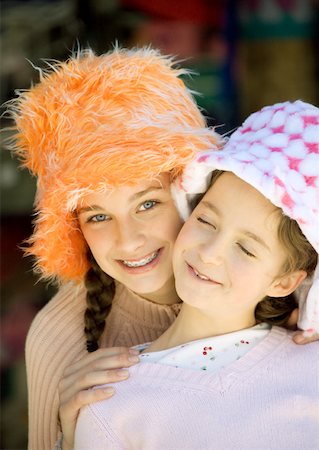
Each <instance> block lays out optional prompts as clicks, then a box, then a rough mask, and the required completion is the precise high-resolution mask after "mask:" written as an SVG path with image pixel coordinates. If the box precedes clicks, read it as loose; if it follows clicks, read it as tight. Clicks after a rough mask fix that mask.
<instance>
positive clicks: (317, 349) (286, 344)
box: [274, 327, 319, 377]
mask: <svg viewBox="0 0 319 450" xmlns="http://www.w3.org/2000/svg"><path fill="white" fill-rule="evenodd" d="M274 329H275V330H274V331H276V329H278V330H280V333H281V334H282V338H281V345H280V342H278V347H277V349H276V350H277V351H276V358H275V360H280V364H279V367H284V366H285V368H286V369H287V370H289V369H290V370H293V371H294V372H295V373H296V372H298V373H299V372H300V373H304V377H305V376H306V373H308V374H311V373H312V374H315V373H316V372H317V373H318V370H319V361H318V354H319V341H315V342H312V343H310V344H306V345H298V344H296V343H295V342H294V341H293V335H294V332H293V331H288V330H283V329H282V328H278V327H274ZM278 363H279V361H278Z"/></svg>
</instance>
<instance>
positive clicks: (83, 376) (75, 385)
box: [59, 354, 139, 396]
mask: <svg viewBox="0 0 319 450" xmlns="http://www.w3.org/2000/svg"><path fill="white" fill-rule="evenodd" d="M138 362H139V357H138V356H135V355H131V356H130V355H124V354H122V355H116V356H111V357H108V358H99V359H97V360H96V361H91V362H90V363H89V364H87V365H86V366H85V367H84V368H82V369H81V370H78V371H77V372H74V373H71V374H70V375H68V376H64V377H63V378H62V379H61V381H60V383H59V393H60V396H62V395H63V394H64V392H67V391H69V390H71V392H73V391H74V390H81V389H86V388H88V387H92V386H94V385H95V384H101V383H100V382H99V383H97V382H96V383H94V380H96V378H97V377H99V379H105V381H102V383H108V382H111V381H112V380H113V379H114V374H115V372H112V371H113V370H114V369H122V368H128V367H131V366H132V365H134V364H136V363H138ZM117 373H121V372H117ZM110 377H112V380H111V381H109V379H110ZM92 380H93V381H92ZM114 381H118V380H115V379H114Z"/></svg>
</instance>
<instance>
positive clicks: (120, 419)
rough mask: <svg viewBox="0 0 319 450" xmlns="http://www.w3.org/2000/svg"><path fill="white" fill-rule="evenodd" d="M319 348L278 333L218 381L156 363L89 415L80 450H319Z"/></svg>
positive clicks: (78, 438) (83, 419)
mask: <svg viewBox="0 0 319 450" xmlns="http://www.w3.org/2000/svg"><path fill="white" fill-rule="evenodd" d="M318 354H319V343H318V342H314V343H312V344H308V345H306V346H297V345H296V344H294V343H293V341H292V338H291V333H290V332H288V331H286V330H284V329H281V328H278V327H274V328H273V329H272V330H271V331H270V333H269V334H268V335H267V337H266V338H265V339H263V340H262V341H261V342H260V343H259V344H258V345H257V346H256V347H254V348H253V349H252V350H250V351H249V352H248V353H247V354H246V355H244V356H243V357H242V358H241V359H239V360H238V361H236V362H234V363H232V364H230V365H228V366H226V367H224V368H223V369H221V370H220V371H219V372H218V373H216V374H213V373H212V374H210V373H209V372H205V371H195V370H191V369H184V368H179V367H173V366H166V365H163V364H156V363H143V364H139V365H136V366H134V367H132V368H131V369H130V372H131V376H130V378H129V379H128V380H126V381H124V382H122V383H120V384H118V385H117V387H116V390H117V393H116V395H115V396H114V397H112V398H111V399H109V400H107V401H101V402H97V403H94V404H91V405H89V406H87V407H85V408H82V410H81V413H80V415H79V419H78V422H77V427H76V433H75V447H74V449H75V450H91V449H94V450H102V449H103V450H105V449H108V450H115V449H117V450H119V449H121V450H124V449H125V450H163V449H165V450H177V449H180V450H195V449H196V450H197V449H206V450H318V448H319V361H318Z"/></svg>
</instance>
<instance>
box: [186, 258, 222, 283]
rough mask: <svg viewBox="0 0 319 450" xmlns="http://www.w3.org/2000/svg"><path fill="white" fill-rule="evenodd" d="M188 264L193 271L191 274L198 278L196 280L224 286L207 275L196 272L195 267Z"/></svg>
mask: <svg viewBox="0 0 319 450" xmlns="http://www.w3.org/2000/svg"><path fill="white" fill-rule="evenodd" d="M186 264H187V266H188V268H189V269H190V270H191V272H192V273H193V274H194V275H195V276H196V278H199V279H200V280H203V281H209V282H210V283H213V284H220V285H221V284H222V283H219V282H218V281H216V280H213V279H212V278H209V277H207V276H206V275H204V274H202V273H200V272H198V270H196V269H195V267H193V266H191V265H190V264H188V263H186Z"/></svg>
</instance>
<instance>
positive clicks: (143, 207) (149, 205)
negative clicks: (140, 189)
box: [139, 200, 158, 211]
mask: <svg viewBox="0 0 319 450" xmlns="http://www.w3.org/2000/svg"><path fill="white" fill-rule="evenodd" d="M157 203H158V202H157V201H155V200H147V201H146V202H144V203H142V204H141V206H140V208H139V211H147V210H148V209H152V208H154V206H155V205H157Z"/></svg>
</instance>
